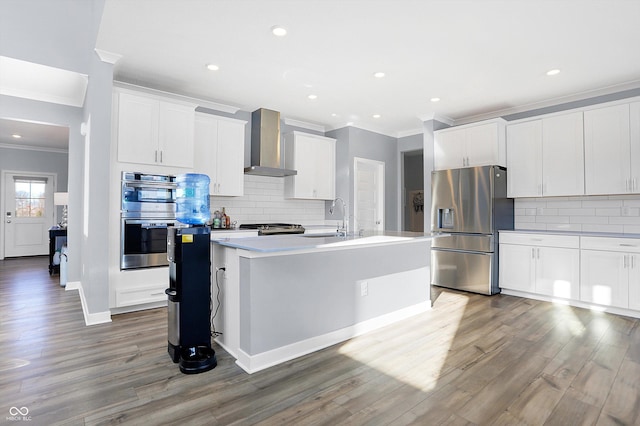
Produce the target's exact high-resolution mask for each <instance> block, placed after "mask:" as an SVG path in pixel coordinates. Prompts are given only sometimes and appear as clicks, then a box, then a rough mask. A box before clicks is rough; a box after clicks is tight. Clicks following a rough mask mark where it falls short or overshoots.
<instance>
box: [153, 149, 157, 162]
mask: <svg viewBox="0 0 640 426" xmlns="http://www.w3.org/2000/svg"><path fill="white" fill-rule="evenodd" d="M153 161H154V163H157V162H158V150H157V149H156V151H155V157H154V159H153Z"/></svg>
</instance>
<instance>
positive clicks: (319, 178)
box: [315, 140, 336, 200]
mask: <svg viewBox="0 0 640 426" xmlns="http://www.w3.org/2000/svg"><path fill="white" fill-rule="evenodd" d="M315 157H316V164H317V165H318V166H320V165H321V167H316V177H315V181H316V185H315V186H316V197H317V198H320V199H324V200H333V199H334V198H335V193H336V156H335V141H334V140H319V141H318V142H317V144H316V152H315Z"/></svg>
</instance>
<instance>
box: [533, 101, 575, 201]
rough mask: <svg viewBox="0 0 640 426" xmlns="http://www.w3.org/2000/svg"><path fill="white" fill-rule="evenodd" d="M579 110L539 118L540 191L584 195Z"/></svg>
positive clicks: (545, 193) (558, 194)
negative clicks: (540, 144) (541, 179)
mask: <svg viewBox="0 0 640 426" xmlns="http://www.w3.org/2000/svg"><path fill="white" fill-rule="evenodd" d="M583 132H584V130H583V118H582V112H576V113H571V114H564V115H558V116H555V117H549V118H544V119H543V120H542V176H543V182H542V194H543V195H546V196H550V197H552V196H563V195H584V138H583Z"/></svg>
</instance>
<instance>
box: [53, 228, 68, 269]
mask: <svg viewBox="0 0 640 426" xmlns="http://www.w3.org/2000/svg"><path fill="white" fill-rule="evenodd" d="M66 242H67V228H60V227H59V226H52V227H51V228H49V275H52V274H53V273H60V265H54V264H53V255H54V253H55V252H56V251H57V250H60V248H61V247H62V245H63V244H65V243H66Z"/></svg>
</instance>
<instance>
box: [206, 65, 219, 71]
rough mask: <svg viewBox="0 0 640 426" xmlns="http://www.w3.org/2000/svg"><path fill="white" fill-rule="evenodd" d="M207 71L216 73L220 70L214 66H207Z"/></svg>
mask: <svg viewBox="0 0 640 426" xmlns="http://www.w3.org/2000/svg"><path fill="white" fill-rule="evenodd" d="M207 69H208V70H209V71H218V70H219V69H220V67H219V66H217V65H215V64H207Z"/></svg>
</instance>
